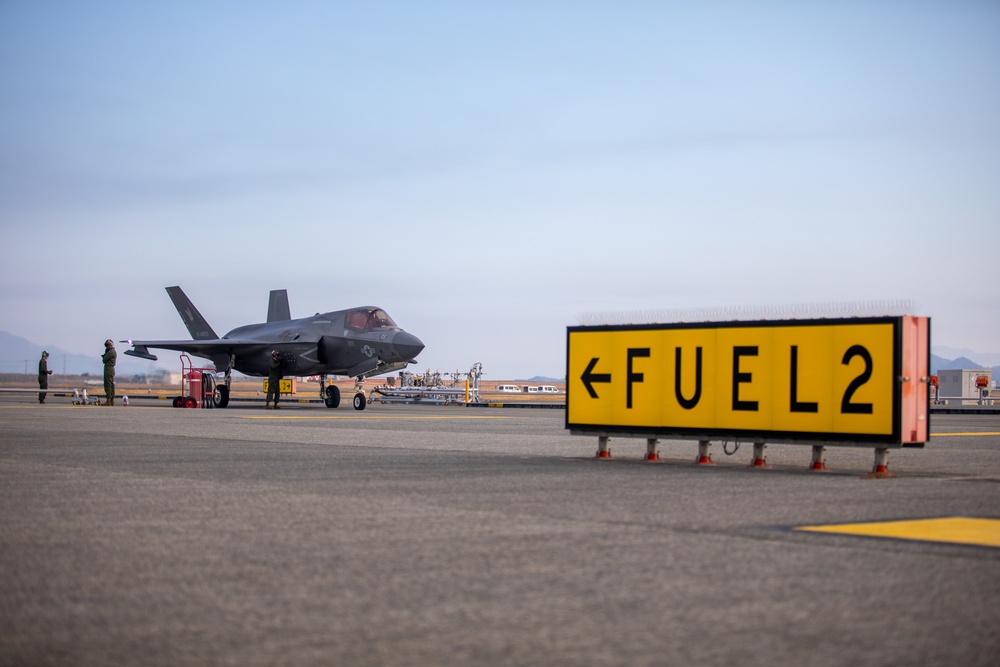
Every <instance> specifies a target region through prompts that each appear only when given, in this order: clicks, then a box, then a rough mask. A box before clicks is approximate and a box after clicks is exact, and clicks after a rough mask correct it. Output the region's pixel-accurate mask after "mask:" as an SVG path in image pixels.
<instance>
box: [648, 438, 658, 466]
mask: <svg viewBox="0 0 1000 667" xmlns="http://www.w3.org/2000/svg"><path fill="white" fill-rule="evenodd" d="M646 460H647V461H653V462H655V463H659V461H660V441H659V440H657V439H656V438H647V439H646Z"/></svg>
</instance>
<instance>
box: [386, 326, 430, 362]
mask: <svg viewBox="0 0 1000 667" xmlns="http://www.w3.org/2000/svg"><path fill="white" fill-rule="evenodd" d="M392 347H393V349H395V350H396V354H398V355H399V358H400V359H405V360H407V361H409V360H410V359H412V358H414V357H415V356H417V355H418V354H420V351H421V350H423V349H424V344H423V343H422V342H420V339H419V338H417V337H416V336H414V335H413V334H411V333H406V332H405V331H400V332H399V333H397V334H396V336H395V337H394V338H393V339H392Z"/></svg>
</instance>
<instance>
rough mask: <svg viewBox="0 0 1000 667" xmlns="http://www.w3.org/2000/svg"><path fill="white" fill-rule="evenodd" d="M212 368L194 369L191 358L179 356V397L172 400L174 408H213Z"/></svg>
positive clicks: (213, 379) (213, 378)
mask: <svg viewBox="0 0 1000 667" xmlns="http://www.w3.org/2000/svg"><path fill="white" fill-rule="evenodd" d="M214 371H215V369H214V368H195V367H194V365H193V364H192V363H191V357H189V356H188V355H187V354H181V395H180V396H177V397H176V398H174V407H175V408H209V409H211V408H214V407H215V375H213V373H214Z"/></svg>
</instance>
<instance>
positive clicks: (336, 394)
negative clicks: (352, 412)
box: [323, 385, 340, 408]
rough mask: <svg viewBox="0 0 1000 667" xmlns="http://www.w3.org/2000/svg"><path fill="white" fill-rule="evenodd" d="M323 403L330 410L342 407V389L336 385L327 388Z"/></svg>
mask: <svg viewBox="0 0 1000 667" xmlns="http://www.w3.org/2000/svg"><path fill="white" fill-rule="evenodd" d="M323 402H324V403H326V407H328V408H336V407H338V406H339V405H340V387H337V386H335V385H330V386H329V387H327V388H326V393H325V394H324V395H323Z"/></svg>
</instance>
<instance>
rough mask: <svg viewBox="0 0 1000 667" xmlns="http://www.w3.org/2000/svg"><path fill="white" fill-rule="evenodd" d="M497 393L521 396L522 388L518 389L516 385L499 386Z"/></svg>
mask: <svg viewBox="0 0 1000 667" xmlns="http://www.w3.org/2000/svg"><path fill="white" fill-rule="evenodd" d="M497 391H499V392H502V393H504V394H520V393H521V388H520V387H518V386H517V385H516V384H500V385H497Z"/></svg>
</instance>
